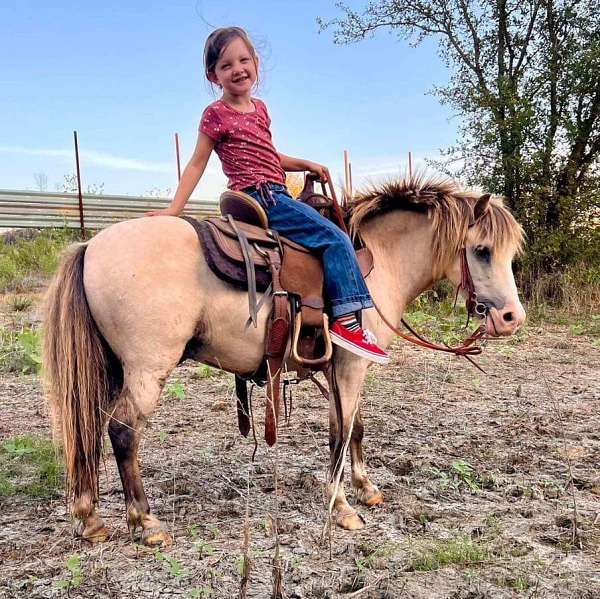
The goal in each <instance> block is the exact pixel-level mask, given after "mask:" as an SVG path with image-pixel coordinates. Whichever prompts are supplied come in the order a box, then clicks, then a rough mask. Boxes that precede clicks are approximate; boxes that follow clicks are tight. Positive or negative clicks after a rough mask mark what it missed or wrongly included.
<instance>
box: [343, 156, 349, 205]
mask: <svg viewBox="0 0 600 599" xmlns="http://www.w3.org/2000/svg"><path fill="white" fill-rule="evenodd" d="M348 185H349V183H348V150H344V192H345V193H344V195H346V194H347V193H348Z"/></svg>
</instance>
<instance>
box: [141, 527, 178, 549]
mask: <svg viewBox="0 0 600 599" xmlns="http://www.w3.org/2000/svg"><path fill="white" fill-rule="evenodd" d="M142 543H143V544H144V545H146V547H170V546H171V545H172V544H173V538H172V537H171V535H170V534H169V533H168V532H167V531H166V530H164V529H163V528H157V527H153V528H145V529H144V532H143V533H142Z"/></svg>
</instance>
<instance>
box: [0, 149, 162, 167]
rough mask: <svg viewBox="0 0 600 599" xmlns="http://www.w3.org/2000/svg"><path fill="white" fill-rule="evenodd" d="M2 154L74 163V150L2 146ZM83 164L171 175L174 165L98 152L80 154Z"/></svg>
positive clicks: (87, 151)
mask: <svg viewBox="0 0 600 599" xmlns="http://www.w3.org/2000/svg"><path fill="white" fill-rule="evenodd" d="M0 152H3V153H7V154H22V155H27V156H47V157H49V158H62V159H65V160H70V161H72V160H73V159H74V151H73V150H53V149H49V148H24V147H21V146H0ZM80 157H81V162H82V163H83V164H88V165H95V166H101V167H104V168H110V169H118V170H129V171H143V172H147V173H171V172H172V171H173V165H172V164H170V163H166V162H151V161H147V160H136V159H134V158H123V157H122V156H115V155H114V154H109V153H108V152H97V151H95V150H83V151H81V152H80Z"/></svg>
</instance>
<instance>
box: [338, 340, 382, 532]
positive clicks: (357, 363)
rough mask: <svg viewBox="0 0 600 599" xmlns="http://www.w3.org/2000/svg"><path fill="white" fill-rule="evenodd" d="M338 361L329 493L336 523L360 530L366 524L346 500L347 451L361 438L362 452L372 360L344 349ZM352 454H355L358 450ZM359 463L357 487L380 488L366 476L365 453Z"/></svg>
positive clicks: (353, 476) (343, 526) (353, 473)
mask: <svg viewBox="0 0 600 599" xmlns="http://www.w3.org/2000/svg"><path fill="white" fill-rule="evenodd" d="M334 360H335V368H334V376H335V383H336V384H335V387H336V389H335V390H334V389H331V393H330V402H329V449H330V466H329V481H328V487H327V495H328V498H329V500H330V501H331V499H332V498H334V499H333V509H334V512H335V521H336V524H338V526H340V527H342V528H345V529H347V530H356V529H358V528H362V527H363V526H364V520H363V518H362V517H361V516H360V514H359V513H358V512H357V511H356V510H355V509H354V508H353V507H351V506H350V504H349V503H348V501H347V499H346V494H345V491H344V463H343V457H344V456H343V451H344V448H345V447H346V445H347V444H348V443H349V444H350V445H351V447H352V451H354V446H355V445H356V441H355V439H359V442H358V448H359V452H360V440H361V439H362V421H361V420H360V415H359V413H358V401H359V397H360V389H361V387H362V384H363V381H364V378H365V374H366V371H367V366H368V362H366V361H365V360H362V359H360V358H357V357H355V356H354V355H352V354H350V353H348V352H346V351H343V350H336V353H335V357H334ZM330 378H331V377H330ZM332 386H333V385H332ZM357 427H358V429H357ZM357 432H358V433H359V435H358V437H357V436H356V435H357ZM349 436H350V439H349ZM352 455H353V457H354V453H353V454H352ZM357 464H359V465H360V467H362V470H361V472H360V475H359V476H358V475H357V476H355V472H354V468H355V460H354V459H353V461H352V481H353V483H354V486H360V488H361V489H362V488H368V487H369V486H370V487H372V488H373V489H375V490H376V487H374V486H373V485H371V483H370V482H369V480H368V479H367V478H366V474H365V473H364V466H363V465H362V456H361V460H360V462H357ZM355 481H357V483H355ZM359 498H360V494H359ZM371 505H372V504H371Z"/></svg>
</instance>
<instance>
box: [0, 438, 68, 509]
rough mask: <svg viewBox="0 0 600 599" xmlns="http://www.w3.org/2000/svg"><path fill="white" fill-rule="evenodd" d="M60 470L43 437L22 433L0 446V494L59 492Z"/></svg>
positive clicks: (54, 455) (51, 450) (52, 493)
mask: <svg viewBox="0 0 600 599" xmlns="http://www.w3.org/2000/svg"><path fill="white" fill-rule="evenodd" d="M62 473H63V469H62V464H61V463H60V462H59V461H58V460H57V457H56V453H55V450H54V447H53V445H52V443H51V441H49V440H47V439H43V438H40V437H35V436H33V435H25V436H22V437H14V438H12V439H9V440H8V441H5V442H4V443H3V444H2V445H0V497H12V496H14V495H24V496H27V497H34V498H42V497H53V496H55V495H57V494H59V493H60V492H61V487H62Z"/></svg>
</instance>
